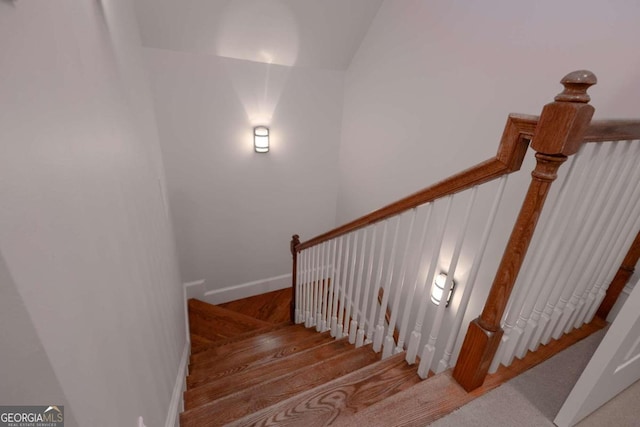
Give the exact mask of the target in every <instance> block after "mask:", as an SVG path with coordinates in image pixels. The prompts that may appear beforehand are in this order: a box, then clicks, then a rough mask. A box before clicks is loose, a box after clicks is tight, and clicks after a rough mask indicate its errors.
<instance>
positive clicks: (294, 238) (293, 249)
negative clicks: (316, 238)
mask: <svg viewBox="0 0 640 427" xmlns="http://www.w3.org/2000/svg"><path fill="white" fill-rule="evenodd" d="M299 244H300V236H298V235H297V234H294V235H293V236H292V237H291V243H289V249H290V250H291V256H292V257H293V268H292V271H291V305H290V306H289V307H290V308H289V316H290V318H291V323H294V324H295V323H296V284H297V283H296V280H297V275H298V251H297V249H296V247H297V246H298V245H299Z"/></svg>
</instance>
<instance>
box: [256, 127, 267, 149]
mask: <svg viewBox="0 0 640 427" xmlns="http://www.w3.org/2000/svg"><path fill="white" fill-rule="evenodd" d="M253 148H254V149H255V150H256V153H267V152H268V151H269V128H268V127H266V126H256V127H254V128H253Z"/></svg>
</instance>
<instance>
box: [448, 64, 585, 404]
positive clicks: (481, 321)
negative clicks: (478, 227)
mask: <svg viewBox="0 0 640 427" xmlns="http://www.w3.org/2000/svg"><path fill="white" fill-rule="evenodd" d="M561 83H562V84H563V85H564V91H563V92H562V93H560V94H559V95H557V96H556V97H555V101H554V102H552V103H550V104H547V105H545V107H544V108H543V110H542V114H541V116H540V120H539V121H538V125H537V127H536V130H535V133H534V135H533V139H532V141H531V147H532V148H533V149H534V150H535V151H536V161H537V164H536V167H535V169H534V170H533V172H532V173H531V176H532V179H531V183H530V185H529V190H528V192H527V195H526V197H525V200H524V202H523V204H522V207H521V209H520V213H519V215H518V218H517V220H516V223H515V225H514V228H513V231H512V232H511V236H510V238H509V241H508V243H507V247H506V248H505V251H504V254H503V256H502V261H501V262H500V266H499V267H498V271H497V273H496V277H495V279H494V281H493V284H492V286H491V291H490V292H489V296H488V297H487V301H486V302H485V306H484V309H483V311H482V314H481V315H480V317H478V318H477V319H475V320H474V321H472V322H471V323H470V324H469V329H468V330H467V335H466V336H465V339H464V342H463V345H462V349H461V350H460V355H459V357H458V361H457V363H456V366H455V368H454V371H453V377H454V378H455V379H456V381H458V383H460V385H462V387H463V388H464V389H465V390H467V391H471V390H474V389H476V388H478V387H480V386H481V385H482V383H483V382H484V379H485V377H486V375H487V372H488V371H489V365H490V364H491V361H492V359H493V357H494V355H495V353H496V351H497V349H498V345H499V344H500V339H501V337H502V334H503V330H502V328H501V327H500V321H501V319H502V316H503V314H504V310H505V308H506V305H507V302H508V301H509V297H510V295H511V291H512V289H513V285H514V284H515V281H516V278H517V277H518V272H519V271H520V267H521V266H522V262H523V261H524V258H525V255H526V253H527V249H528V247H529V243H530V242H531V238H532V236H533V232H534V231H535V228H536V224H537V222H538V218H539V217H540V213H541V211H542V208H543V206H544V202H545V199H546V197H547V194H548V192H549V189H550V187H551V183H552V182H553V181H554V180H555V179H556V177H557V171H558V168H559V167H560V165H562V163H564V162H565V161H566V160H567V157H568V156H570V155H573V154H575V153H576V152H577V151H578V149H579V148H580V144H581V143H582V139H583V137H584V134H585V132H586V130H587V128H588V126H589V122H590V121H591V117H592V116H593V112H594V108H593V107H592V106H591V105H589V104H588V102H589V100H590V98H589V95H588V94H587V89H588V88H589V87H590V86H592V85H594V84H595V83H596V77H595V75H593V73H591V72H589V71H584V70H581V71H575V72H573V73H570V74H568V75H566V76H565V77H564V78H563V79H562V80H561Z"/></svg>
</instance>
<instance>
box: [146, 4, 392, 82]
mask: <svg viewBox="0 0 640 427" xmlns="http://www.w3.org/2000/svg"><path fill="white" fill-rule="evenodd" d="M381 3H382V0H135V6H136V12H137V15H138V22H139V26H140V31H141V36H142V42H143V45H144V46H146V47H153V48H161V49H170V50H179V51H185V52H196V53H203V54H212V55H218V56H224V57H230V58H237V59H245V60H250V61H257V62H265V63H274V64H280V65H296V66H302V67H314V68H328V69H337V70H344V69H346V68H347V67H348V66H349V63H350V62H351V58H352V57H353V56H354V54H355V52H356V51H357V49H358V47H359V46H360V43H361V42H362V39H363V38H364V36H365V34H366V32H367V30H368V28H369V26H370V25H371V22H372V21H373V18H374V17H375V15H376V13H377V11H378V9H379V8H380V4H381Z"/></svg>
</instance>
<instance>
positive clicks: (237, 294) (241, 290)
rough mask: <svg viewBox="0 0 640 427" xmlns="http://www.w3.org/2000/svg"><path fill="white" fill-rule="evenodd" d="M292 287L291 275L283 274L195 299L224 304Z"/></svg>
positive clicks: (223, 289) (230, 287) (212, 291)
mask: <svg viewBox="0 0 640 427" xmlns="http://www.w3.org/2000/svg"><path fill="white" fill-rule="evenodd" d="M290 286H291V274H283V275H281V276H276V277H270V278H268V279H262V280H256V281H254V282H248V283H242V284H239V285H235V286H229V287H226V288H222V289H214V290H211V291H207V292H205V293H204V294H203V295H202V296H201V297H195V298H199V299H202V300H203V301H205V302H208V303H210V304H222V303H225V302H229V301H235V300H237V299H241V298H247V297H252V296H254V295H260V294H264V293H267V292H272V291H277V290H280V289H285V288H288V287H290Z"/></svg>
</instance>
